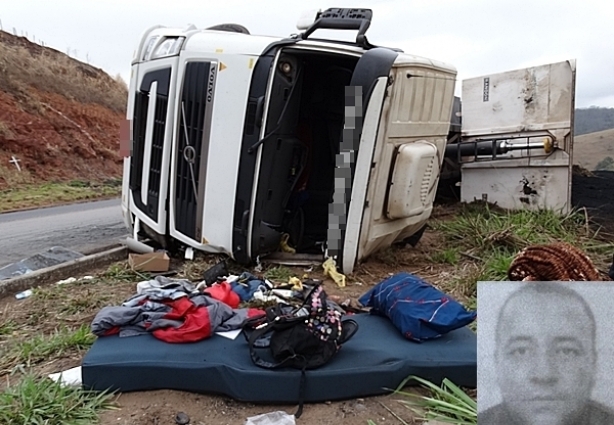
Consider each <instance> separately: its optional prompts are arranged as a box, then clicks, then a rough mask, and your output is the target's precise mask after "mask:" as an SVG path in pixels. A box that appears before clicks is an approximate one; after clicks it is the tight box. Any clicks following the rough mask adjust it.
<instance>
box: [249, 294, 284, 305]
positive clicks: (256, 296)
mask: <svg viewBox="0 0 614 425" xmlns="http://www.w3.org/2000/svg"><path fill="white" fill-rule="evenodd" d="M254 299H255V300H257V301H262V302H269V301H276V302H277V303H285V300H283V299H281V298H279V297H276V296H275V295H264V293H263V292H262V291H256V292H254Z"/></svg>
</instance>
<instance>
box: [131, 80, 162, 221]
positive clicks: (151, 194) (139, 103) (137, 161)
mask: <svg viewBox="0 0 614 425" xmlns="http://www.w3.org/2000/svg"><path fill="white" fill-rule="evenodd" d="M152 81H158V90H157V95H156V107H155V112H154V125H153V135H152V144H151V152H149V154H150V165H149V169H148V170H144V169H143V166H144V163H145V154H146V152H145V129H146V125H147V109H148V106H149V100H150V99H149V88H150V86H151V82H152ZM169 84H170V68H169V69H162V70H158V71H155V72H152V73H150V74H148V75H147V76H146V77H145V78H144V79H143V83H142V85H141V90H139V91H138V92H137V93H136V99H135V105H134V116H133V135H132V136H133V137H132V140H133V146H132V158H131V161H130V189H131V190H132V195H133V199H134V203H135V204H136V206H137V208H138V209H139V210H141V211H142V212H143V213H145V214H146V215H147V216H148V217H149V218H151V219H152V220H153V221H158V200H159V197H160V171H161V168H162V151H163V149H164V133H165V130H166V115H167V110H168V109H167V108H168V89H169ZM143 173H149V184H148V186H147V200H146V203H147V205H145V204H143V202H142V200H141V185H142V183H141V182H142V180H141V179H142V175H143Z"/></svg>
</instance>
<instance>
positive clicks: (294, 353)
mask: <svg viewBox="0 0 614 425" xmlns="http://www.w3.org/2000/svg"><path fill="white" fill-rule="evenodd" d="M265 312H266V316H265V318H264V320H262V319H261V320H260V321H256V322H255V323H254V322H252V327H253V328H254V331H253V332H251V333H250V334H249V336H248V335H247V334H246V338H247V340H248V343H249V349H250V355H251V358H252V361H253V362H254V364H255V365H257V366H259V367H262V368H265V369H277V368H280V367H292V368H295V369H300V370H301V380H300V387H299V388H300V390H299V408H298V411H297V413H296V415H295V417H296V418H298V417H300V415H301V413H302V411H303V398H304V386H305V371H306V370H309V369H315V368H318V367H320V366H322V365H324V364H326V363H328V362H329V361H330V360H331V359H332V358H333V357H335V356H336V354H337V353H338V352H339V350H340V349H341V346H342V345H343V344H344V343H346V342H347V341H348V340H349V339H350V338H351V337H352V336H354V334H355V333H356V331H357V330H358V323H356V322H355V321H354V320H351V319H345V320H342V313H341V312H339V311H338V310H336V309H335V308H333V307H332V306H330V305H329V304H328V301H327V296H326V292H324V289H323V288H322V286H320V284H316V285H315V286H314V287H313V289H312V290H311V291H310V292H309V295H307V297H306V298H305V301H304V303H303V304H302V305H301V306H300V307H298V308H296V307H293V306H291V305H288V304H277V305H275V306H273V307H269V308H267V309H266V310H265ZM269 333H271V335H270V337H268V336H269V335H267V334H269ZM267 337H268V338H267ZM262 348H265V349H268V350H269V353H270V354H271V356H272V357H273V359H274V360H275V362H269V361H266V360H264V359H262V358H261V357H260V356H259V355H258V354H257V352H256V351H257V350H256V349H262Z"/></svg>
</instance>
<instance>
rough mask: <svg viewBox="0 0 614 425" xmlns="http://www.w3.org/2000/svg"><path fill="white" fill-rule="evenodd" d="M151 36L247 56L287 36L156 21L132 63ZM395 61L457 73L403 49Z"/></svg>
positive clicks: (320, 45) (338, 47) (330, 46)
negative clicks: (175, 24) (183, 38)
mask: <svg viewBox="0 0 614 425" xmlns="http://www.w3.org/2000/svg"><path fill="white" fill-rule="evenodd" d="M153 37H158V38H163V37H186V41H185V43H184V44H183V47H182V50H184V51H187V52H202V53H206V52H215V53H218V54H219V53H224V54H231V55H248V56H259V55H260V54H262V52H263V51H264V50H265V49H266V48H267V46H269V45H270V44H272V43H274V42H277V41H281V40H283V39H286V38H287V37H279V36H268V35H254V34H244V33H239V32H231V31H220V30H212V29H198V28H196V27H194V26H189V27H187V28H171V27H164V26H161V25H157V26H154V27H151V28H149V29H148V30H146V31H145V32H144V33H143V35H142V37H141V41H140V43H139V46H138V48H137V50H136V51H135V57H134V60H133V63H136V62H140V60H139V58H142V56H143V54H142V52H143V49H145V46H147V44H148V43H149V41H150V40H151V38H153ZM293 46H294V47H296V48H315V49H316V50H327V51H331V52H337V53H345V54H355V55H357V56H361V55H362V54H364V53H365V52H366V50H365V49H363V48H362V47H360V46H358V45H355V44H352V43H348V42H344V41H337V40H322V39H317V38H309V39H307V40H299V41H297V42H296V43H295V44H294V45H293ZM395 65H405V66H407V65H418V66H421V65H422V66H426V67H429V68H432V67H434V68H437V69H439V70H442V71H447V72H453V73H456V68H455V67H454V66H452V65H450V64H447V63H444V62H441V61H437V60H433V59H430V58H425V57H422V56H416V55H411V54H408V53H404V52H399V57H398V58H397V60H396V61H395Z"/></svg>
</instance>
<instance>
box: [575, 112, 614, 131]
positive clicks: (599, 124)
mask: <svg viewBox="0 0 614 425" xmlns="http://www.w3.org/2000/svg"><path fill="white" fill-rule="evenodd" d="M611 128H614V108H603V107H598V106H591V107H590V108H579V109H576V111H575V118H574V135H575V136H580V135H582V134H588V133H594V132H596V131H603V130H609V129H611Z"/></svg>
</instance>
